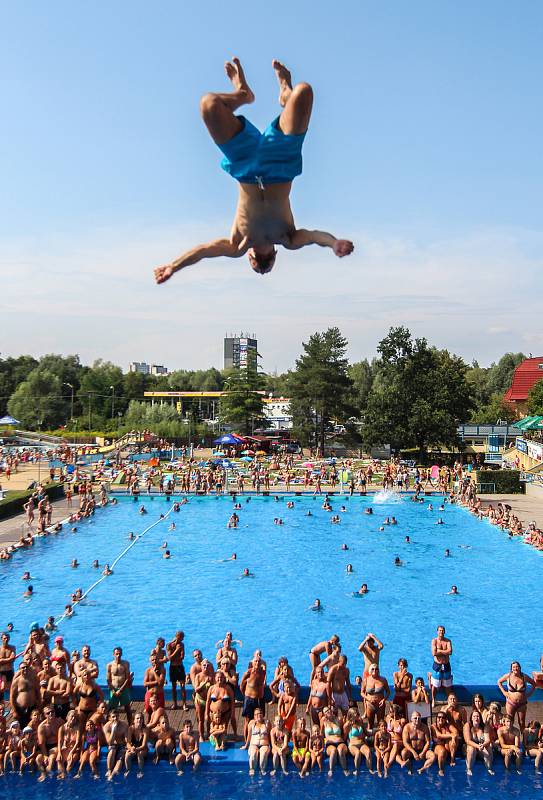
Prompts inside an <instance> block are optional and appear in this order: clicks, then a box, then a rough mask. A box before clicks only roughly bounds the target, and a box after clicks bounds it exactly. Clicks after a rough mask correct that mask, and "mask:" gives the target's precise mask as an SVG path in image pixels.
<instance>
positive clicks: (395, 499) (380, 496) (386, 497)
mask: <svg viewBox="0 0 543 800" xmlns="http://www.w3.org/2000/svg"><path fill="white" fill-rule="evenodd" d="M401 502H402V499H401V496H400V495H399V494H398V492H395V491H393V490H392V491H391V490H389V489H381V490H380V491H379V492H377V494H376V495H374V498H373V504H374V505H383V504H384V503H401Z"/></svg>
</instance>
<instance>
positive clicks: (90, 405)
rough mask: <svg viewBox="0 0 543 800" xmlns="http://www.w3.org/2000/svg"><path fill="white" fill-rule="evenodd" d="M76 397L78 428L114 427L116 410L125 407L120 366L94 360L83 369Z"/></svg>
mask: <svg viewBox="0 0 543 800" xmlns="http://www.w3.org/2000/svg"><path fill="white" fill-rule="evenodd" d="M78 397H79V400H80V402H81V406H82V409H83V416H82V427H83V426H86V427H87V428H88V429H89V430H93V429H94V430H96V429H103V428H107V427H108V426H111V425H113V426H116V424H117V423H116V417H117V412H118V411H121V412H124V410H125V408H126V400H125V398H124V394H123V373H122V370H121V368H120V367H116V366H115V365H114V364H112V363H111V362H110V361H102V359H98V361H95V362H94V364H93V365H92V367H87V368H86V369H85V370H84V371H83V374H82V376H81V381H80V386H79V391H78Z"/></svg>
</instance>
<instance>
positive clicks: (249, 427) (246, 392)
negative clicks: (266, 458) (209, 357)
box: [220, 369, 265, 433]
mask: <svg viewBox="0 0 543 800" xmlns="http://www.w3.org/2000/svg"><path fill="white" fill-rule="evenodd" d="M263 386H264V379H263V377H262V376H261V375H259V374H256V373H254V372H252V371H251V370H245V369H243V370H235V371H234V372H233V373H232V374H231V375H230V377H229V378H228V379H227V380H226V383H225V385H224V390H223V391H224V392H225V394H223V396H222V397H221V410H220V417H221V420H222V421H223V422H227V423H228V424H230V425H232V426H234V427H236V428H238V429H239V430H240V431H241V432H242V433H252V432H253V430H254V429H255V428H256V427H258V425H261V424H262V423H263V422H264V421H265V417H264V395H263V393H262V392H263Z"/></svg>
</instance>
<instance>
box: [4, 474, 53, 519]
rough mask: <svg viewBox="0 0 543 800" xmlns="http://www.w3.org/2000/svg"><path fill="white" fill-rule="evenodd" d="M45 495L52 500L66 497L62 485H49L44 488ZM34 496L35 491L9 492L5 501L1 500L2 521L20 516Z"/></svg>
mask: <svg viewBox="0 0 543 800" xmlns="http://www.w3.org/2000/svg"><path fill="white" fill-rule="evenodd" d="M44 489H45V494H46V495H47V496H48V498H49V499H50V500H59V499H60V498H61V497H64V486H63V485H62V484H61V483H49V484H47V485H46V486H44ZM33 494H34V490H33V489H24V490H22V491H19V492H9V494H8V496H7V497H6V498H5V499H4V500H0V519H7V518H8V517H13V516H14V515H15V514H20V512H21V511H22V510H23V506H24V504H25V503H26V502H27V500H28V499H29V498H30V497H32V495H33Z"/></svg>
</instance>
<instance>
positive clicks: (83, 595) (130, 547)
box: [55, 505, 173, 626]
mask: <svg viewBox="0 0 543 800" xmlns="http://www.w3.org/2000/svg"><path fill="white" fill-rule="evenodd" d="M172 511H173V505H172V506H170V508H169V509H168V511H167V512H166V513H165V514H162V515H161V516H160V517H159V518H158V519H157V520H155V522H152V523H151V524H150V525H148V526H147V528H145V530H143V531H142V532H141V533H138V535H137V536H136V537H135V538H134V539H133V540H132V541H131V542H130V544H129V545H128V546H127V547H125V549H124V550H123V551H122V552H121V553H119V555H118V556H117V557H116V558H115V559H114V561H112V562H111V566H110V569H111V570H113V568H114V567H115V566H116V565H117V564H118V563H119V561H120V560H121V558H123V557H124V556H125V555H126V554H127V553H128V551H129V550H131V549H132V547H134V545H135V544H137V543H138V542H139V540H140V539H143V537H144V536H145V534H146V533H147V532H148V531H150V530H151V529H152V528H154V527H155V526H156V525H159V524H160V523H161V522H164V520H165V519H168V517H169V516H170V514H171V513H172ZM109 577H110V576H109V575H103V574H102V575H101V576H100V577H99V578H98V580H97V581H94V583H93V584H91V585H90V586H89V588H88V589H85V591H84V592H83V594H82V595H81V597H80V598H79V600H78V605H79V604H80V603H81V601H82V600H84V599H85V598H86V597H88V595H89V594H90V593H91V592H92V591H93V590H94V589H96V587H97V586H98V585H99V584H100V583H102V581H103V580H105V579H106V578H109ZM69 616H70V618H71V615H69ZM66 618H68V615H67V613H66V611H64V613H63V614H62V615H61V616H60V617H59V618H58V620H55V625H57V626H58V625H60V623H61V622H62V621H63V620H64V619H66Z"/></svg>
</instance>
